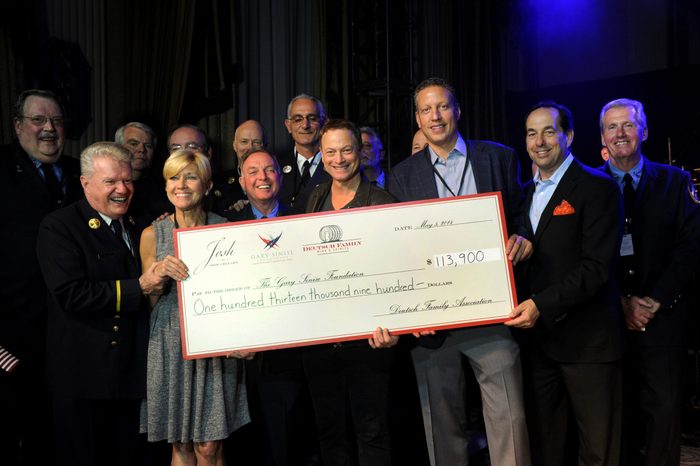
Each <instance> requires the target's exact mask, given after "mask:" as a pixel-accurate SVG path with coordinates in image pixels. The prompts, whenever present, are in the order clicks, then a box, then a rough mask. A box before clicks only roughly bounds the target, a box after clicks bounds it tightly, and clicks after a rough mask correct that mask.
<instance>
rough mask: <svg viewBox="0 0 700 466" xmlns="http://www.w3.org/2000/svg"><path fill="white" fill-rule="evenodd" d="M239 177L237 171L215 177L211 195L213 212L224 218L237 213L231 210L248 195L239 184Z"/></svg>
mask: <svg viewBox="0 0 700 466" xmlns="http://www.w3.org/2000/svg"><path fill="white" fill-rule="evenodd" d="M239 178H240V177H239V175H238V171H237V170H236V169H233V170H227V171H225V172H223V173H221V175H219V176H215V177H214V180H213V182H214V186H213V187H212V189H211V192H210V193H209V198H210V199H211V201H210V202H211V208H210V209H209V210H211V211H212V212H214V213H215V214H218V215H221V216H222V217H228V216H230V215H233V214H234V213H235V210H229V207H231V206H232V205H233V204H235V203H236V202H237V201H240V200H241V199H246V195H245V193H244V192H243V188H241V184H240V183H239V181H238V180H239Z"/></svg>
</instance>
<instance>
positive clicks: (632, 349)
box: [600, 99, 700, 466]
mask: <svg viewBox="0 0 700 466" xmlns="http://www.w3.org/2000/svg"><path fill="white" fill-rule="evenodd" d="M648 135H649V130H648V128H647V118H646V115H645V113H644V107H643V106H642V103H641V102H638V101H636V100H631V99H617V100H613V101H612V102H608V103H607V104H606V105H605V106H604V107H603V109H602V110H601V112H600V138H601V141H602V142H603V145H604V146H605V148H606V149H607V151H608V153H609V158H608V159H607V163H606V164H605V165H604V166H603V167H602V169H603V170H604V171H605V172H606V173H608V174H610V175H612V177H613V178H614V179H615V181H617V184H618V187H619V189H620V191H621V192H622V193H623V197H624V199H625V236H624V239H623V242H622V247H621V248H620V261H619V267H618V271H617V273H618V275H617V278H618V282H619V284H620V300H621V302H622V308H623V310H624V315H625V322H626V324H627V329H628V331H627V335H626V336H627V338H628V343H629V346H628V349H629V353H628V354H627V355H626V358H625V361H624V362H625V372H624V387H625V397H624V400H625V409H626V411H625V412H627V413H628V415H627V416H625V426H624V428H623V432H624V435H625V441H623V444H624V445H625V446H626V448H627V451H626V454H627V455H628V457H629V460H630V464H643V465H647V466H651V465H672V464H678V463H679V461H680V439H681V418H682V406H683V400H684V396H683V393H684V384H683V376H684V369H685V364H686V357H687V356H686V349H687V328H688V325H689V323H690V321H689V312H690V311H691V309H692V304H691V303H689V301H688V298H687V297H688V296H689V295H691V294H692V293H690V288H691V287H692V286H693V281H692V277H693V276H694V274H695V272H696V269H697V264H698V259H699V258H700V206H699V205H698V204H699V203H700V200H699V199H698V196H697V192H696V190H695V187H694V186H693V184H692V181H691V179H690V176H689V174H688V173H687V172H685V171H683V170H680V169H678V168H675V167H672V166H669V165H663V164H659V163H654V162H652V161H651V160H649V159H647V158H646V157H645V156H644V155H642V143H643V142H644V141H645V140H646V139H647V137H648Z"/></svg>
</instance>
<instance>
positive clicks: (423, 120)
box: [387, 78, 532, 466]
mask: <svg viewBox="0 0 700 466" xmlns="http://www.w3.org/2000/svg"><path fill="white" fill-rule="evenodd" d="M414 100H415V104H416V122H417V123H418V126H419V127H420V128H421V130H422V131H423V133H424V134H425V136H426V138H427V140H428V143H429V145H428V147H426V148H425V149H423V151H422V152H420V153H418V154H415V155H412V156H411V157H409V158H408V159H406V160H404V161H403V162H402V163H400V164H399V165H397V166H396V167H394V168H393V169H392V170H391V171H390V172H389V179H388V181H387V187H388V189H389V192H390V193H391V194H393V195H394V196H395V197H396V198H397V199H398V200H400V201H416V200H422V199H433V198H439V197H440V198H442V197H450V196H458V195H464V194H476V193H483V192H492V191H500V192H501V194H502V197H503V204H504V208H505V214H506V219H507V221H508V229H509V231H511V232H517V233H520V234H523V233H524V229H523V228H521V226H520V225H521V222H520V221H519V213H520V209H521V204H522V189H521V187H520V182H519V178H518V171H519V167H518V161H517V158H516V156H515V153H514V152H513V150H512V149H510V148H508V147H505V146H502V145H500V144H496V143H492V142H485V141H465V140H464V139H462V137H461V136H460V135H459V132H458V131H457V122H458V121H459V115H460V109H459V104H458V103H457V98H456V96H455V93H454V89H453V88H452V86H450V85H449V84H448V83H447V82H446V81H444V80H442V79H438V78H431V79H428V80H426V81H423V82H422V83H421V84H419V85H418V87H417V88H416V91H415V94H414ZM531 246H532V245H531V244H530V242H529V241H528V240H526V239H524V238H523V237H521V236H519V235H518V234H513V235H511V237H510V238H509V240H508V244H507V246H506V250H507V253H508V254H509V259H510V260H512V261H513V263H514V264H515V263H517V262H519V261H520V260H524V259H526V258H527V257H528V256H529V254H530V253H531V252H532V247H531ZM462 356H465V357H466V358H467V359H468V360H469V362H470V364H471V366H472V368H473V369H474V374H475V375H476V379H477V381H478V382H479V385H480V387H481V393H482V400H483V405H484V407H483V409H484V420H485V424H486V435H487V438H488V443H489V454H490V456H491V463H492V464H498V465H506V464H508V465H511V464H513V465H519V466H522V465H529V464H530V449H529V441H528V435H527V428H526V426H525V412H524V406H523V398H522V374H521V369H520V349H519V348H518V345H517V343H516V342H515V341H514V340H513V337H512V335H511V332H510V329H508V328H507V327H504V326H502V325H496V326H486V327H471V328H467V329H458V330H450V331H441V332H439V333H438V334H437V335H424V336H422V337H421V338H420V340H419V343H418V347H416V348H414V349H413V350H412V359H413V365H414V368H415V371H416V379H417V382H418V392H419V395H420V398H421V405H422V410H423V423H424V427H425V437H426V443H427V446H428V454H429V457H430V462H431V464H432V465H433V466H435V465H437V466H443V465H444V466H452V465H458V464H459V465H463V464H467V462H468V454H467V433H466V431H465V427H466V410H465V405H464V395H465V394H464V386H465V384H464V381H465V376H464V370H463V367H462Z"/></svg>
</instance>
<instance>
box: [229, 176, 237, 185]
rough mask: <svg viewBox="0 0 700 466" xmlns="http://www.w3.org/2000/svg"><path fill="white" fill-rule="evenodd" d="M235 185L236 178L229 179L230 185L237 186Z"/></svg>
mask: <svg viewBox="0 0 700 466" xmlns="http://www.w3.org/2000/svg"><path fill="white" fill-rule="evenodd" d="M235 183H236V178H234V177H233V176H232V177H231V178H229V179H228V184H235Z"/></svg>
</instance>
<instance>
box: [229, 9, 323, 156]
mask: <svg viewBox="0 0 700 466" xmlns="http://www.w3.org/2000/svg"><path fill="white" fill-rule="evenodd" d="M236 12H237V20H236V25H237V31H236V41H237V47H236V50H237V55H236V86H235V88H236V91H235V95H236V103H237V105H236V109H235V122H236V124H239V123H241V122H243V121H245V120H247V119H254V120H259V121H260V122H261V123H262V125H263V127H264V128H265V130H266V132H267V136H268V139H269V144H270V148H271V150H272V151H276V152H280V153H281V152H283V151H287V150H291V139H290V136H289V134H288V133H287V130H286V128H285V126H284V119H285V118H286V116H287V104H288V103H289V100H290V99H291V98H292V97H294V96H295V95H297V94H300V93H309V94H313V95H316V96H318V97H320V98H321V99H325V95H326V86H325V83H324V80H323V70H324V68H325V62H326V60H325V46H324V36H325V28H324V22H323V17H324V2H322V1H318V0H317V1H314V0H260V1H251V0H243V1H238V2H236ZM233 129H235V127H233V128H231V138H232V137H233ZM230 140H231V139H229V141H230Z"/></svg>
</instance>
